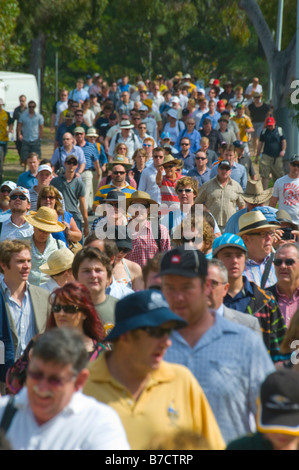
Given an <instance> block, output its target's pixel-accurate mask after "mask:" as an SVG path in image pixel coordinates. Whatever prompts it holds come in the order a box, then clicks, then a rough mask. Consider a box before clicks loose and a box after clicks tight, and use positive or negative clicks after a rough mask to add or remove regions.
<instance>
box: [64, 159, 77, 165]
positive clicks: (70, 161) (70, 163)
mask: <svg viewBox="0 0 299 470" xmlns="http://www.w3.org/2000/svg"><path fill="white" fill-rule="evenodd" d="M66 164H67V165H77V162H76V160H69V161H68V162H66Z"/></svg>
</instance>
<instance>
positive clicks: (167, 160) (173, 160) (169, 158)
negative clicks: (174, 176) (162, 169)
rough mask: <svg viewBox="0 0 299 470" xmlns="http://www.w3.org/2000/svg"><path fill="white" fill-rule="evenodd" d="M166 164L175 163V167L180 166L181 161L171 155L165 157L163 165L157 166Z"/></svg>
mask: <svg viewBox="0 0 299 470" xmlns="http://www.w3.org/2000/svg"><path fill="white" fill-rule="evenodd" d="M167 163H175V165H177V166H180V164H181V161H180V159H178V158H174V157H173V156H172V155H171V154H169V155H166V156H165V158H164V160H163V163H161V165H159V166H164V165H167Z"/></svg>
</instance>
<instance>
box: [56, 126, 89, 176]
mask: <svg viewBox="0 0 299 470" xmlns="http://www.w3.org/2000/svg"><path fill="white" fill-rule="evenodd" d="M81 129H83V130H84V127H83V128H82V127H81ZM62 141H63V145H62V147H58V148H57V149H56V150H55V151H54V153H53V155H52V157H51V165H52V171H53V173H54V174H59V173H60V172H63V167H64V163H65V160H66V157H68V156H69V155H76V157H77V158H78V162H79V167H78V169H77V171H76V176H77V177H79V176H80V175H81V173H83V171H84V169H85V166H86V159H85V155H84V152H83V150H82V148H81V147H79V146H78V145H76V143H75V140H74V137H73V134H72V133H71V132H65V133H64V134H63V137H62Z"/></svg>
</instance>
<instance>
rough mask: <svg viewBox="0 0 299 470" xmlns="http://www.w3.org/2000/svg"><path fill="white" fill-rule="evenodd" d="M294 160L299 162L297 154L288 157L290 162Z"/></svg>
mask: <svg viewBox="0 0 299 470" xmlns="http://www.w3.org/2000/svg"><path fill="white" fill-rule="evenodd" d="M295 162H299V155H293V156H292V157H291V158H290V163H295Z"/></svg>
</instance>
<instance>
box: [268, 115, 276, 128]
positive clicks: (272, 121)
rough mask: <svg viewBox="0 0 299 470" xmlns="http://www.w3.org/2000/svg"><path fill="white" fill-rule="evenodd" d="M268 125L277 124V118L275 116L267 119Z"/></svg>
mask: <svg viewBox="0 0 299 470" xmlns="http://www.w3.org/2000/svg"><path fill="white" fill-rule="evenodd" d="M266 126H275V119H274V117H271V116H270V117H268V118H267V119H266Z"/></svg>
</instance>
